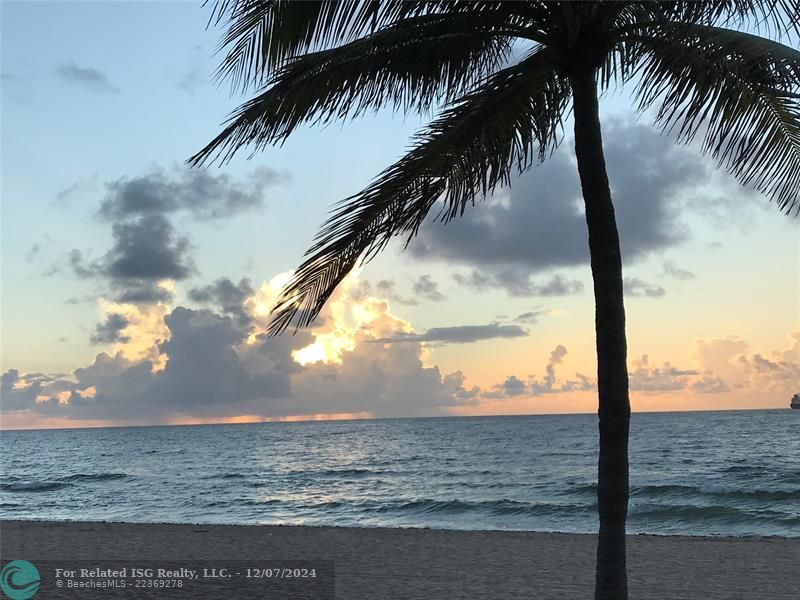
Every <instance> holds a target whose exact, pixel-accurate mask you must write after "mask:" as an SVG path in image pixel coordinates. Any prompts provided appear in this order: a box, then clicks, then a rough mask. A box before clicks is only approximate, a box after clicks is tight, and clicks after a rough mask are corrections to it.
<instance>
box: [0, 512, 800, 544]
mask: <svg viewBox="0 0 800 600" xmlns="http://www.w3.org/2000/svg"><path fill="white" fill-rule="evenodd" d="M6 523H20V524H22V523H25V524H27V523H37V524H43V525H60V524H68V525H146V526H150V525H159V526H161V525H163V526H168V527H172V526H185V527H276V528H290V529H291V528H302V529H356V530H361V529H366V530H370V531H372V530H378V531H444V532H449V531H452V532H454V533H488V534H494V533H525V534H533V535H539V534H546V535H570V536H572V535H574V536H588V537H595V536H596V535H597V534H596V533H592V532H586V531H555V530H549V529H455V528H452V527H423V526H419V525H398V526H396V527H387V526H385V525H315V524H311V523H309V524H302V525H300V524H295V523H211V522H205V521H97V520H93V519H87V520H85V521H82V520H80V521H79V520H74V519H61V520H58V521H54V520H47V519H6V518H0V527H2V526H3V525H4V524H6ZM626 537H627V538H629V539H630V538H640V537H653V538H676V539H686V540H697V539H701V540H777V541H787V542H797V543H800V535H797V536H786V535H757V534H744V535H717V534H705V533H702V534H696V535H694V534H688V533H632V532H627V533H626Z"/></svg>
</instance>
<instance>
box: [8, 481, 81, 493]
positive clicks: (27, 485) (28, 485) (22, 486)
mask: <svg viewBox="0 0 800 600" xmlns="http://www.w3.org/2000/svg"><path fill="white" fill-rule="evenodd" d="M69 485H70V484H69V483H64V482H59V481H15V482H13V483H3V484H0V490H3V491H6V492H52V491H55V490H60V489H62V488H65V487H69Z"/></svg>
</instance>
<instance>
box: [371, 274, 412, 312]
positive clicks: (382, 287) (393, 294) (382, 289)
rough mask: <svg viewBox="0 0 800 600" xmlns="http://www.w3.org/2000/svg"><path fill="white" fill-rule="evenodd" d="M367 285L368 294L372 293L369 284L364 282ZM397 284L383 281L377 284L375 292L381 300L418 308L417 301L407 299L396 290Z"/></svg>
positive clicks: (389, 280) (387, 280)
mask: <svg viewBox="0 0 800 600" xmlns="http://www.w3.org/2000/svg"><path fill="white" fill-rule="evenodd" d="M363 283H364V284H366V285H367V288H366V289H367V290H368V294H369V293H371V290H370V289H369V283H368V282H367V281H364V282H363ZM396 286H397V284H396V283H395V282H394V281H392V280H391V279H381V280H380V281H379V282H378V283H377V284H375V291H376V292H377V293H378V294H379V295H380V296H381V298H386V299H387V300H390V301H392V302H397V303H398V304H404V305H406V306H416V305H417V304H419V302H417V300H415V299H414V298H407V297H405V296H401V295H400V294H398V293H397V291H396V290H395V288H396Z"/></svg>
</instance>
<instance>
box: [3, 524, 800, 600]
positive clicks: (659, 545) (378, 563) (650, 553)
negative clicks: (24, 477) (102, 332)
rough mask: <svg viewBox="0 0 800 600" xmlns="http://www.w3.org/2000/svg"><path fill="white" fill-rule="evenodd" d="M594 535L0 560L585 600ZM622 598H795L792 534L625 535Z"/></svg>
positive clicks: (195, 544) (30, 540) (89, 533)
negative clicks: (265, 564)
mask: <svg viewBox="0 0 800 600" xmlns="http://www.w3.org/2000/svg"><path fill="white" fill-rule="evenodd" d="M594 552H595V537H594V536H592V535H577V534H556V533H531V532H495V531H484V532H469V531H444V530H431V529H356V528H336V527H288V526H267V525H262V526H251V525H246V526H244V525H243V526H237V525H173V524H124V523H76V522H72V523H51V522H38V521H27V522H26V521H2V522H0V557H2V559H3V560H4V561H7V560H12V559H17V558H27V559H29V560H35V559H39V560H54V559H83V560H124V561H131V560H162V559H163V560H185V561H190V560H195V561H205V560H211V561H213V560H239V559H244V560H254V559H260V558H264V557H271V558H275V559H280V560H306V561H309V560H311V561H322V560H327V561H333V563H334V564H335V572H336V598H341V599H343V600H345V599H346V600H362V599H363V600H374V599H377V598H381V599H386V600H392V599H397V600H400V599H402V600H407V599H420V600H427V599H437V600H455V599H470V600H484V599H485V600H499V599H509V600H511V599H522V598H525V599H526V600H530V599H532V598H536V599H550V598H553V599H556V598H563V599H568V600H569V599H573V598H574V599H579V598H580V599H586V598H591V597H592V583H593V573H594ZM628 553H629V578H630V597H631V599H642V600H650V599H658V600H678V599H680V600H684V599H685V600H689V599H691V600H698V599H700V600H736V599H748V600H750V599H752V600H756V599H758V600H761V599H770V600H782V599H786V600H788V599H790V598H791V599H793V600H794V599H797V598H798V590H800V568H799V567H798V565H799V564H800V562H798V561H799V560H800V539H785V538H703V537H682V536H644V535H638V536H630V538H629V542H628Z"/></svg>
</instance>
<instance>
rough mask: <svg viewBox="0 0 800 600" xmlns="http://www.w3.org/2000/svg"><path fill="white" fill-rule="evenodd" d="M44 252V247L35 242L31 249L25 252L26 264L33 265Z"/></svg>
mask: <svg viewBox="0 0 800 600" xmlns="http://www.w3.org/2000/svg"><path fill="white" fill-rule="evenodd" d="M41 251H42V245H41V244H40V243H39V242H34V243H33V244H31V247H30V248H28V250H27V251H26V252H25V262H26V263H27V264H31V263H32V262H33V259H34V258H36V257H37V256H38V255H39V253H40V252H41Z"/></svg>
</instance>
